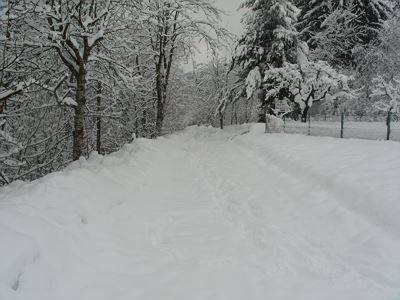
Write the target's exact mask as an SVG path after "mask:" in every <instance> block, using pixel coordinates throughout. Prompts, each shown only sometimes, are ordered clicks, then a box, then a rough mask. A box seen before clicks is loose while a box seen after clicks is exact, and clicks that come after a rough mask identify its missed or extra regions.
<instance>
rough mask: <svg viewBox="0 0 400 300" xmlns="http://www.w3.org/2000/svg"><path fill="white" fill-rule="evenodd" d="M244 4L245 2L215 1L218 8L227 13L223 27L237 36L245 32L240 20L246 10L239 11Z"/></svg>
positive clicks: (242, 0) (241, 0)
mask: <svg viewBox="0 0 400 300" xmlns="http://www.w3.org/2000/svg"><path fill="white" fill-rule="evenodd" d="M243 2H244V0H215V4H216V6H217V7H218V8H220V9H222V10H223V11H224V12H225V13H226V15H225V16H223V25H224V26H225V27H226V28H227V29H229V30H230V31H231V32H233V33H235V34H240V33H242V31H243V28H242V24H240V20H241V18H242V16H243V13H244V10H243V9H241V10H238V8H239V6H240V5H241V4H242V3H243Z"/></svg>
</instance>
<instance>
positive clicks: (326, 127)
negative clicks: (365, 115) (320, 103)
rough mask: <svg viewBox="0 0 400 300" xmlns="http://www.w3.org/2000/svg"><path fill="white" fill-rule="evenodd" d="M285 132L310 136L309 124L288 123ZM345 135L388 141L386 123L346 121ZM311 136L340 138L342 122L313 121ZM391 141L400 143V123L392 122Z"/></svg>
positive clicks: (345, 136) (346, 136)
mask: <svg viewBox="0 0 400 300" xmlns="http://www.w3.org/2000/svg"><path fill="white" fill-rule="evenodd" d="M284 131H285V132H286V133H300V134H308V123H301V122H296V121H287V122H286V127H285V130H284ZM343 133H344V138H357V139H367V140H386V134H387V128H386V123H385V122H355V121H346V122H345V124H344V131H343ZM310 135H312V136H329V137H340V121H336V122H334V121H312V122H311V129H310ZM390 139H391V140H393V141H400V122H392V124H391V137H390Z"/></svg>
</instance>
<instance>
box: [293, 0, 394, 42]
mask: <svg viewBox="0 0 400 300" xmlns="http://www.w3.org/2000/svg"><path fill="white" fill-rule="evenodd" d="M296 4H297V6H298V7H299V8H300V9H301V13H300V16H299V24H298V28H299V30H300V31H301V33H302V35H303V36H304V38H305V40H307V42H308V43H309V42H310V41H311V39H312V36H313V34H315V33H316V32H319V31H321V30H323V27H324V26H323V24H324V21H325V20H326V19H327V18H328V16H329V15H330V14H331V13H333V12H334V11H335V10H336V9H343V8H346V7H347V8H349V9H350V10H351V12H352V13H354V14H357V15H358V16H359V18H357V19H356V20H355V22H357V23H358V25H361V26H363V27H364V28H365V33H364V36H363V38H362V41H361V43H362V44H364V45H365V44H368V43H370V42H371V41H373V40H374V39H376V37H377V30H378V29H379V28H380V27H381V26H382V22H383V21H385V20H387V19H388V17H389V16H390V15H391V13H392V6H393V5H392V4H391V1H390V0H297V1H296ZM310 46H311V47H313V45H312V42H311V45H310Z"/></svg>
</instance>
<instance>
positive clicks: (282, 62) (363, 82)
mask: <svg viewBox="0 0 400 300" xmlns="http://www.w3.org/2000/svg"><path fill="white" fill-rule="evenodd" d="M242 7H243V8H245V9H247V13H246V15H245V17H244V20H243V25H244V26H245V32H244V34H243V35H242V37H241V38H240V39H239V41H238V46H237V49H236V53H235V55H234V57H233V59H232V61H233V64H232V70H236V74H237V78H238V79H237V83H238V84H236V85H234V86H231V87H230V89H229V92H228V93H227V95H226V96H225V97H224V98H223V101H222V102H223V103H224V104H223V105H222V107H227V106H229V103H232V102H236V101H237V100H236V99H251V98H256V99H257V101H258V102H259V103H260V104H259V118H258V119H259V120H260V121H265V116H266V115H267V114H271V115H282V114H285V116H288V117H292V118H295V119H297V118H299V119H301V121H303V122H306V120H307V118H308V115H309V112H310V110H311V108H312V107H313V106H315V105H317V104H318V105H319V106H320V109H322V110H323V111H324V112H325V113H327V112H329V113H331V114H335V113H338V111H343V110H346V111H347V112H352V113H354V114H357V115H360V116H363V115H367V114H380V113H383V114H384V113H387V112H388V111H390V112H398V110H399V101H400V97H399V96H400V85H399V82H400V77H399V75H398V74H399V71H400V69H399V58H400V54H399V53H400V48H399V34H400V30H399V29H400V27H399V24H400V18H399V3H398V1H395V0H393V1H392V0H324V1H304V0H247V1H244V3H243V4H242ZM279 103H285V104H286V107H287V108H286V109H285V111H281V110H280V108H279V107H278V106H279V105H278V104H279Z"/></svg>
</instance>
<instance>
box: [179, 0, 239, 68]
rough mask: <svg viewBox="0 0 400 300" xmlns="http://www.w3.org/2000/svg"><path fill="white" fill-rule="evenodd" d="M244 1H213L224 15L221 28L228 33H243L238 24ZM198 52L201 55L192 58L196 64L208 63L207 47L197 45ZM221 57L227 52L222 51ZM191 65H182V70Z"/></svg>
mask: <svg viewBox="0 0 400 300" xmlns="http://www.w3.org/2000/svg"><path fill="white" fill-rule="evenodd" d="M243 2H244V0H214V3H215V5H216V6H217V7H218V8H219V9H221V10H222V11H223V12H224V14H223V15H222V26H223V27H225V28H226V29H228V30H229V31H230V32H232V33H234V34H236V35H237V36H239V35H240V34H241V33H242V32H243V27H242V24H241V23H240V21H241V19H242V16H243V14H244V12H245V10H243V9H241V10H239V9H238V8H239V6H240V4H242V3H243ZM198 48H199V50H200V52H201V53H199V54H198V55H196V57H195V58H194V59H195V61H196V62H197V63H204V62H207V61H209V59H210V53H208V51H207V47H206V46H205V45H199V47H198ZM221 55H228V53H227V51H222V54H221ZM192 66H193V65H192V63H191V62H190V63H189V64H188V65H186V64H184V65H183V68H184V69H185V70H191V69H192Z"/></svg>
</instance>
